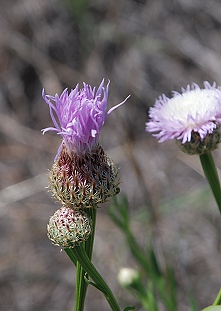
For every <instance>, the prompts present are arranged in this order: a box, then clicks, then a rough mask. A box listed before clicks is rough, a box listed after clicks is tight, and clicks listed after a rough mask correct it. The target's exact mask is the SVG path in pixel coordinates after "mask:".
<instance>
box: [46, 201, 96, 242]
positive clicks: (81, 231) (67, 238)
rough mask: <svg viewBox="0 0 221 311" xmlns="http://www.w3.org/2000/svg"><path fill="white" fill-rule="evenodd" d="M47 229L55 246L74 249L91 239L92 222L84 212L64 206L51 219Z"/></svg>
mask: <svg viewBox="0 0 221 311" xmlns="http://www.w3.org/2000/svg"><path fill="white" fill-rule="evenodd" d="M47 229H48V238H49V239H50V240H51V241H52V243H53V244H54V245H57V246H61V247H62V248H73V247H75V246H77V245H79V244H80V243H81V242H84V241H86V240H87V239H88V238H89V236H90V235H91V233H92V220H91V218H90V217H89V216H88V215H87V213H86V212H84V211H80V210H73V209H71V208H69V207H64V206H63V207H61V208H60V209H59V210H57V211H56V212H55V213H54V215H53V216H52V217H51V218H50V220H49V223H48V225H47Z"/></svg>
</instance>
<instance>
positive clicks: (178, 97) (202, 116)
mask: <svg viewBox="0 0 221 311" xmlns="http://www.w3.org/2000/svg"><path fill="white" fill-rule="evenodd" d="M220 124H221V90H220V88H217V87H216V84H215V82H214V83H213V84H212V85H210V84H209V83H208V82H204V88H203V89H201V88H200V87H199V86H198V85H197V84H193V85H192V86H190V85H188V86H187V88H186V89H183V88H182V93H178V92H173V97H172V98H168V97H166V96H165V95H162V96H160V97H159V99H157V100H156V102H155V106H154V107H152V108H150V111H149V121H148V122H147V123H146V130H147V131H148V132H151V133H155V134H153V136H155V137H157V138H158V139H159V142H164V141H166V140H171V139H174V138H175V139H176V140H177V143H178V145H179V147H180V148H181V149H182V151H184V152H185V153H187V154H203V153H206V152H208V151H211V150H214V149H215V148H216V147H217V144H218V143H219V142H220Z"/></svg>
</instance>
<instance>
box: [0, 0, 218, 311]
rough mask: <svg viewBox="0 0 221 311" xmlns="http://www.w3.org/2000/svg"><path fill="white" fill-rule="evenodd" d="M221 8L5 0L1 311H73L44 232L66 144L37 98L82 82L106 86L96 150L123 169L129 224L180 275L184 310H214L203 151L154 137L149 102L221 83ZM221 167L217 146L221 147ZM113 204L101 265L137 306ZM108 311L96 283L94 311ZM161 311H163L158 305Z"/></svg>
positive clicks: (213, 217)
mask: <svg viewBox="0 0 221 311" xmlns="http://www.w3.org/2000/svg"><path fill="white" fill-rule="evenodd" d="M220 68H221V4H220V2H219V1H218V0H207V1H206V0H168V1H164V0H149V1H148V0H147V1H145V0H121V1H117V0H109V1H105V0H63V1H62V0H60V1H59V0H0V174H1V178H0V189H1V190H0V310H1V311H6V310H7V311H12V310H13V311H39V310H41V311H61V310H62V311H69V310H73V304H74V289H75V279H74V278H75V269H74V267H73V266H72V264H71V262H70V261H69V259H68V258H67V256H66V254H65V253H63V252H60V249H59V248H58V247H57V248H56V247H54V246H52V245H51V243H50V241H49V240H48V239H47V236H46V225H47V222H48V219H49V216H51V215H52V214H53V213H54V211H55V210H56V209H57V208H59V207H60V206H59V204H58V203H54V200H53V199H52V198H51V197H50V194H49V193H47V189H45V187H46V186H47V169H50V167H51V165H52V163H53V159H54V156H55V154H56V152H57V148H58V146H59V144H60V138H59V137H57V136H56V135H55V134H54V133H48V134H46V135H44V136H42V134H41V132H40V131H41V129H42V128H44V127H48V126H51V125H52V121H51V119H50V116H49V111H48V107H47V105H46V104H45V103H44V101H43V100H42V97H41V91H42V88H43V87H44V88H45V91H46V94H50V95H54V94H55V93H60V92H61V91H62V90H63V88H66V87H68V88H73V87H75V85H76V84H77V83H78V82H79V83H82V82H83V81H85V82H87V83H89V84H92V85H93V86H98V85H99V83H100V81H101V80H102V78H105V79H106V81H108V79H110V80H111V85H110V95H109V107H111V106H113V105H115V104H117V103H119V102H120V101H122V100H123V99H124V98H125V97H126V96H127V95H128V94H131V98H130V99H129V100H128V101H127V103H125V104H124V105H123V106H122V107H121V108H119V109H118V110H116V111H114V112H113V114H111V115H110V117H108V119H107V122H106V123H105V126H104V128H103V129H102V133H101V145H102V146H103V147H104V148H105V149H106V150H107V152H108V154H109V155H110V156H111V157H112V158H113V160H114V161H115V163H116V165H118V166H119V167H120V175H121V181H122V184H121V192H122V193H124V194H127V195H128V199H129V204H130V210H131V217H132V225H133V229H134V232H135V234H136V236H137V239H138V241H139V242H140V243H141V245H143V246H144V245H145V243H146V240H147V239H148V237H149V235H150V232H151V233H152V234H153V240H154V245H155V248H156V249H155V250H156V253H157V256H158V258H159V261H160V262H161V264H164V260H165V258H167V260H168V262H169V263H170V264H171V266H173V268H174V269H175V272H176V278H177V286H178V293H179V308H180V309H179V310H181V311H185V310H187V311H188V310H189V308H188V304H189V293H192V294H193V295H194V296H195V298H196V300H197V301H198V304H199V308H203V307H206V306H207V305H209V304H211V303H212V302H213V300H214V298H215V295H216V293H217V292H218V290H219V287H220V280H221V247H220V243H221V234H220V233H221V230H220V229H221V225H220V223H221V219H220V215H219V213H218V209H217V207H216V205H215V202H214V200H213V198H212V195H211V193H210V191H209V188H208V186H207V183H206V181H205V180H204V178H203V177H202V172H201V169H200V165H199V161H198V158H197V157H187V156H185V155H183V154H181V152H179V151H178V150H177V147H176V145H175V143H174V142H167V143H164V144H158V142H157V141H156V140H155V139H154V138H153V137H151V135H150V134H147V133H145V122H146V121H147V114H148V107H150V106H151V105H153V104H154V101H155V98H156V97H158V96H159V95H160V94H161V93H165V94H166V95H168V96H170V90H177V91H180V89H181V87H182V86H183V87H186V85H187V84H189V83H192V82H196V83H198V84H199V85H200V86H202V83H203V81H204V80H207V81H209V82H211V83H212V82H213V81H214V80H215V81H216V82H217V84H218V85H221V70H220ZM214 155H215V159H216V163H217V166H218V167H221V164H220V163H221V162H220V161H221V154H220V150H217V151H216V152H215V153H214ZM107 210H108V204H106V205H105V206H103V207H102V208H101V209H99V211H98V222H97V230H96V239H95V249H94V257H93V261H94V263H95V265H96V266H97V268H98V269H99V270H100V272H101V273H102V274H103V275H104V278H105V279H106V280H108V282H109V284H110V287H111V288H112V289H113V291H114V292H115V293H116V296H117V298H118V300H119V301H120V303H121V305H122V307H125V306H126V305H127V304H132V305H133V304H135V305H136V306H137V310H142V308H141V307H140V306H139V305H138V304H136V301H135V300H134V298H132V297H130V296H129V295H128V294H127V293H126V292H125V291H124V290H122V289H121V288H120V286H119V285H118V283H117V279H116V277H117V274H118V271H119V269H120V268H121V267H125V266H131V267H136V265H135V263H134V261H133V259H132V258H131V255H130V253H129V250H128V248H127V247H126V245H125V243H124V238H123V236H122V234H121V232H120V231H119V230H118V229H117V228H116V227H115V225H114V224H113V223H112V222H111V220H110V218H109V216H108V213H107ZM94 310H109V307H108V305H107V303H106V301H105V300H104V298H103V296H102V295H101V294H100V293H99V292H97V291H96V290H95V289H93V288H89V291H88V298H87V301H86V306H85V311H94ZM162 310H163V308H162Z"/></svg>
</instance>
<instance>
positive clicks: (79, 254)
mask: <svg viewBox="0 0 221 311" xmlns="http://www.w3.org/2000/svg"><path fill="white" fill-rule="evenodd" d="M65 251H66V252H67V250H66V249H65ZM67 254H68V256H69V254H70V255H71V256H69V257H70V258H71V257H74V258H75V259H76V260H77V261H78V262H79V263H80V264H81V266H82V268H83V269H84V271H85V272H87V273H88V275H89V276H90V278H91V279H92V280H93V281H94V282H95V283H96V285H97V286H98V287H99V288H101V289H102V292H103V294H104V296H105V298H106V300H107V302H108V303H109V305H110V307H111V309H112V310H113V311H120V307H119V305H118V303H117V301H116V299H115V297H114V295H113V293H112V291H111V289H110V288H109V287H108V285H107V284H106V282H105V281H104V279H103V278H102V276H101V275H100V273H99V272H98V271H97V269H96V268H95V267H94V265H93V264H92V263H91V261H90V259H89V258H88V256H87V254H86V251H85V249H84V247H82V245H80V246H76V247H74V248H72V249H69V251H68V252H67Z"/></svg>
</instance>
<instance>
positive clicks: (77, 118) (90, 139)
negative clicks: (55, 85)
mask: <svg viewBox="0 0 221 311" xmlns="http://www.w3.org/2000/svg"><path fill="white" fill-rule="evenodd" d="M83 85H84V87H83V89H81V90H79V85H77V86H76V87H75V89H73V90H72V91H71V92H70V93H69V94H68V90H67V89H65V90H64V91H63V93H62V94H61V95H60V96H59V95H58V94H56V95H55V96H50V95H45V93H44V90H43V92H42V96H43V99H44V100H45V102H46V103H47V104H48V105H49V109H50V115H51V118H52V121H53V123H54V127H48V128H46V129H44V130H43V133H45V132H47V131H56V132H57V133H58V134H59V135H61V136H62V138H63V141H64V142H65V144H66V147H67V150H68V152H69V154H72V153H73V152H74V153H76V154H78V155H82V154H85V153H87V152H90V151H91V150H92V149H93V148H94V147H95V146H96V145H97V143H98V138H99V133H100V130H101V128H102V126H103V125H104V122H105V119H106V117H107V115H108V114H110V113H111V112H112V111H113V110H114V109H115V108H117V107H119V106H120V105H121V104H123V103H124V102H125V101H126V100H127V98H126V99H125V100H124V101H123V102H122V103H120V104H118V105H116V106H114V107H113V108H111V109H110V110H109V111H106V110H107V100H108V87H109V83H108V84H107V86H106V88H105V87H104V80H103V81H102V82H101V84H100V86H99V87H98V89H97V91H96V89H95V87H94V88H92V87H91V86H90V85H88V84H86V83H84V84H83ZM53 102H54V103H53ZM59 151H60V150H59ZM58 153H59V152H58Z"/></svg>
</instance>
